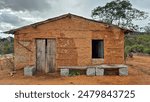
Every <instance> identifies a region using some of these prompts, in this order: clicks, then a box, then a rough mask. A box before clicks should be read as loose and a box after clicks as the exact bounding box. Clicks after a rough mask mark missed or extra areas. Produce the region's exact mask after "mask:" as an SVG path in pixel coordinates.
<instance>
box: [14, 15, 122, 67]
mask: <svg viewBox="0 0 150 102" xmlns="http://www.w3.org/2000/svg"><path fill="white" fill-rule="evenodd" d="M37 38H46V39H48V38H54V39H56V43H57V44H56V45H57V48H56V49H57V52H56V66H57V67H59V66H87V65H93V64H95V65H97V64H102V63H105V64H122V63H124V33H123V32H122V31H121V30H120V29H118V28H115V27H108V26H107V25H104V24H101V23H97V22H92V21H87V20H85V19H79V18H77V17H71V19H70V18H64V19H60V20H57V21H52V22H49V23H45V24H43V25H38V26H37V27H28V28H24V29H22V30H19V31H18V32H16V33H15V40H14V53H15V65H16V68H17V69H20V68H23V67H24V66H27V65H35V64H36V44H35V40H36V39H37ZM92 39H104V60H103V59H98V60H96V59H92V45H91V44H92V42H91V41H92Z"/></svg>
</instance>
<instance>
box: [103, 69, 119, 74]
mask: <svg viewBox="0 0 150 102" xmlns="http://www.w3.org/2000/svg"><path fill="white" fill-rule="evenodd" d="M104 75H119V69H118V68H115V69H114V68H108V69H107V68H106V69H104Z"/></svg>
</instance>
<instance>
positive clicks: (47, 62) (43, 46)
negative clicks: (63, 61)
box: [36, 39, 56, 73]
mask: <svg viewBox="0 0 150 102" xmlns="http://www.w3.org/2000/svg"><path fill="white" fill-rule="evenodd" d="M55 67H56V40H55V39H36V68H37V71H39V72H44V73H53V72H55Z"/></svg>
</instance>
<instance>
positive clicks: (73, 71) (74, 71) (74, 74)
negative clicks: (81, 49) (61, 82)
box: [69, 70, 81, 76]
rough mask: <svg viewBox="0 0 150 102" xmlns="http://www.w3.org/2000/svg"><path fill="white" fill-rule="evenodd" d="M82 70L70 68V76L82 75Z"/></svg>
mask: <svg viewBox="0 0 150 102" xmlns="http://www.w3.org/2000/svg"><path fill="white" fill-rule="evenodd" d="M80 74H81V73H80V71H79V70H70V72H69V76H77V75H80Z"/></svg>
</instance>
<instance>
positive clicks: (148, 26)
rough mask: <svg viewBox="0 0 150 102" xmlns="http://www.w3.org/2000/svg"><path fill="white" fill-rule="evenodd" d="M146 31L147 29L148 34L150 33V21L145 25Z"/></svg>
mask: <svg viewBox="0 0 150 102" xmlns="http://www.w3.org/2000/svg"><path fill="white" fill-rule="evenodd" d="M144 31H145V32H146V33H147V34H150V23H148V25H147V26H145V27H144Z"/></svg>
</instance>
